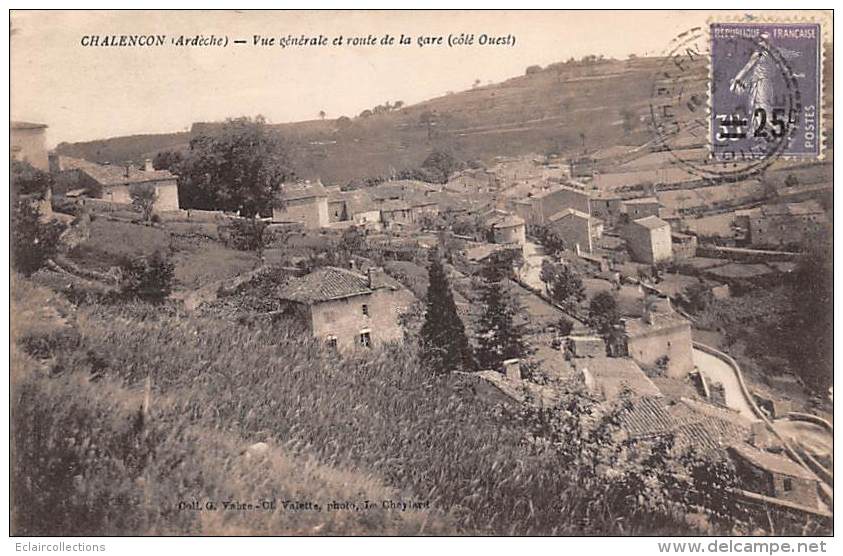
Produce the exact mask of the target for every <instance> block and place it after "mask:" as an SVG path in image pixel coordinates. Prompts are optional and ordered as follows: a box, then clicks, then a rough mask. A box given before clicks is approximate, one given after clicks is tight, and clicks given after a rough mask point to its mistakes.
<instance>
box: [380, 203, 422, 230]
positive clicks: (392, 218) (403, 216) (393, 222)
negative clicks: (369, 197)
mask: <svg viewBox="0 0 843 556" xmlns="http://www.w3.org/2000/svg"><path fill="white" fill-rule="evenodd" d="M379 208H380V212H381V220H382V221H383V223H384V225H385V226H387V227H389V226H393V227H394V226H411V225H412V224H413V223H414V220H413V207H412V206H411V205H410V203H408V202H406V201H401V200H390V201H382V202H381V203H380V205H379Z"/></svg>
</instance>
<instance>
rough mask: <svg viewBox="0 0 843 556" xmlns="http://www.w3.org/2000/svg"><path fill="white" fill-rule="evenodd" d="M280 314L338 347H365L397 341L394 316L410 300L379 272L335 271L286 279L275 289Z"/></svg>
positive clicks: (398, 334) (396, 317)
mask: <svg viewBox="0 0 843 556" xmlns="http://www.w3.org/2000/svg"><path fill="white" fill-rule="evenodd" d="M277 296H278V299H279V300H280V301H281V304H282V306H283V309H282V313H284V314H287V315H290V316H292V317H294V318H295V319H297V320H299V321H300V322H301V323H302V324H303V325H304V326H305V327H306V329H307V330H308V331H309V333H310V334H311V335H313V336H314V337H315V338H319V339H322V340H323V341H325V342H326V344H328V345H329V346H332V347H335V348H337V349H353V348H359V347H363V348H368V347H372V346H375V345H379V344H383V343H386V342H390V341H397V340H401V339H402V337H403V332H402V329H401V326H400V324H399V317H400V316H401V315H402V314H403V313H404V312H406V311H407V309H408V308H409V307H410V306H411V305H412V304H413V303H414V302H415V301H416V298H415V296H413V294H412V293H411V292H410V291H409V290H407V289H406V288H404V287H403V286H402V285H401V284H400V283H399V282H397V281H396V280H394V279H393V278H391V277H390V276H388V275H387V274H386V273H385V272H384V271H383V269H382V268H378V267H369V269H368V270H367V273H366V274H361V273H359V272H356V271H354V270H347V269H343V268H337V267H331V266H328V267H324V268H320V269H318V270H316V271H314V272H311V273H310V274H307V275H305V276H298V277H291V278H290V279H289V280H288V281H287V282H286V283H285V284H283V285H282V286H280V287H279V289H278V290H277Z"/></svg>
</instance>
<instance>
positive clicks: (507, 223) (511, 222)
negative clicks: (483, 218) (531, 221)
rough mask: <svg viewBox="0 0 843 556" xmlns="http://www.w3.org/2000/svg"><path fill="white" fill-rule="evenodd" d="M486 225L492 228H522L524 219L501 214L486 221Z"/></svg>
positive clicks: (514, 215) (513, 215)
mask: <svg viewBox="0 0 843 556" xmlns="http://www.w3.org/2000/svg"><path fill="white" fill-rule="evenodd" d="M487 223H488V224H489V226H491V227H493V228H514V227H515V226H523V225H524V219H523V218H521V217H520V216H518V215H516V214H501V215H497V216H493V217H492V218H490V219H489V220H487Z"/></svg>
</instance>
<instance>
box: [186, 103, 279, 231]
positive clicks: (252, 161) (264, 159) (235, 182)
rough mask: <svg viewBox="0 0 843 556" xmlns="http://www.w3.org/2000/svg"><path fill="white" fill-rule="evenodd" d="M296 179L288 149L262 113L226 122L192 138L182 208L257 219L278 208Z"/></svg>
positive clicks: (187, 157) (187, 156)
mask: <svg viewBox="0 0 843 556" xmlns="http://www.w3.org/2000/svg"><path fill="white" fill-rule="evenodd" d="M293 177H294V173H293V170H292V165H291V162H290V160H289V156H288V152H287V147H286V144H285V143H284V141H282V139H281V137H280V136H279V135H278V134H277V133H275V132H273V131H272V130H270V129H269V128H268V126H267V124H266V120H265V119H264V118H263V117H262V116H258V117H256V118H255V119H254V120H253V119H251V118H246V117H244V118H236V119H230V120H227V121H226V122H225V123H224V124H223V125H222V126H221V128H220V129H219V130H218V131H216V132H209V133H208V134H203V135H197V136H196V137H194V138H193V139H191V141H190V150H189V151H188V153H187V155H186V158H185V160H184V162H183V163H182V164H181V165H180V173H179V196H180V203H181V206H182V207H184V208H196V209H205V210H227V211H232V212H239V213H240V215H241V216H245V217H248V218H250V217H253V216H255V215H257V214H259V213H261V212H262V211H266V210H268V209H270V208H272V207H273V206H275V205H276V204H277V203H278V201H277V195H278V193H279V192H280V191H281V189H282V187H283V184H284V182H285V181H288V180H290V179H292V178H293Z"/></svg>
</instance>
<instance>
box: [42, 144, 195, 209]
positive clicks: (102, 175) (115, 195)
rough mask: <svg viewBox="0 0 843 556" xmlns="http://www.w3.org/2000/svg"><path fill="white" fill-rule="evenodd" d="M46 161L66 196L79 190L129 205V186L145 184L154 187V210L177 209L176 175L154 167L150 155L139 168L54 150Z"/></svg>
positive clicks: (86, 194)
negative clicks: (64, 154)
mask: <svg viewBox="0 0 843 556" xmlns="http://www.w3.org/2000/svg"><path fill="white" fill-rule="evenodd" d="M49 161H50V173H52V174H53V176H54V177H55V178H56V182H57V183H58V184H61V186H62V188H63V189H66V190H68V195H69V196H70V195H71V194H72V193H80V192H81V196H83V197H91V198H95V199H100V200H102V201H108V202H109V203H115V204H120V205H130V204H131V203H132V196H131V191H132V188H133V186H137V185H141V184H145V185H151V186H153V187H155V192H156V195H157V197H156V199H155V204H154V205H153V210H154V211H155V212H166V211H172V210H179V187H178V177H177V176H176V175H175V174H172V173H170V172H169V171H167V170H156V169H154V168H153V167H152V160H150V159H146V161H145V162H144V166H143V168H138V167H136V166H135V165H133V164H124V165H116V164H97V163H96V162H90V161H87V160H82V159H80V158H72V157H69V156H60V155H57V154H51V155H50V157H49ZM74 190H75V191H74Z"/></svg>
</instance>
